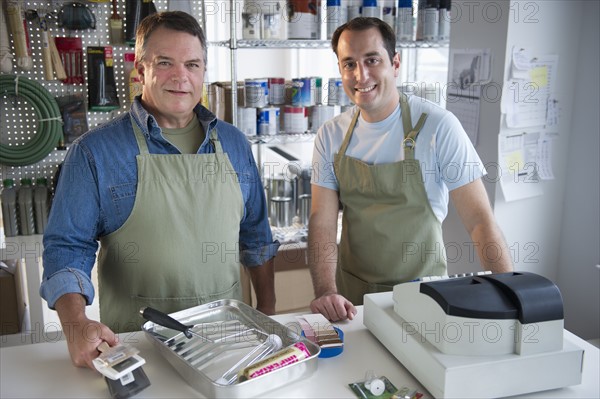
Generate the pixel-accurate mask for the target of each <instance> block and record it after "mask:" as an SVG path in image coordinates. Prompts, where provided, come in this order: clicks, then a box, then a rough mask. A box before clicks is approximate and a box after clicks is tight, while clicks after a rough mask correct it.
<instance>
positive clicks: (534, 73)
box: [529, 66, 548, 88]
mask: <svg viewBox="0 0 600 399" xmlns="http://www.w3.org/2000/svg"><path fill="white" fill-rule="evenodd" d="M529 78H530V79H531V83H534V84H535V85H537V87H540V88H541V87H546V86H548V67H545V66H540V67H536V68H531V70H530V71H529Z"/></svg>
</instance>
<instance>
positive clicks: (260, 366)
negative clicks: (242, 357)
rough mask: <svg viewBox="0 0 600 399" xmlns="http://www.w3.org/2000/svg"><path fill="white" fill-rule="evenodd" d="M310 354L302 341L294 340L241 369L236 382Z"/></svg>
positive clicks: (295, 361) (257, 375)
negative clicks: (294, 341)
mask: <svg viewBox="0 0 600 399" xmlns="http://www.w3.org/2000/svg"><path fill="white" fill-rule="evenodd" d="M310 356H311V354H310V351H309V350H308V348H307V347H306V345H305V344H304V342H296V343H294V344H292V345H290V346H288V347H286V348H283V349H282V350H280V351H278V352H275V353H274V354H273V355H271V356H269V357H267V358H265V359H263V360H261V361H259V362H256V363H254V364H253V365H250V366H248V367H246V368H245V369H243V370H241V371H240V373H239V374H238V382H244V381H247V380H249V379H252V378H256V377H260V376H261V375H264V374H267V373H270V372H271V371H275V370H278V369H280V368H282V367H285V366H288V365H290V364H294V363H297V362H299V361H301V360H303V359H306V358H308V357H310Z"/></svg>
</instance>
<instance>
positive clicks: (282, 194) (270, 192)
mask: <svg viewBox="0 0 600 399" xmlns="http://www.w3.org/2000/svg"><path fill="white" fill-rule="evenodd" d="M266 193H267V201H268V203H269V217H270V218H271V225H273V226H277V227H284V226H279V225H277V224H276V219H277V217H276V216H277V215H278V214H282V213H276V211H275V209H277V207H276V206H275V205H274V204H273V199H274V198H290V199H291V200H290V201H287V202H286V203H287V205H288V210H287V215H288V216H286V218H288V219H289V220H288V221H287V222H286V223H287V224H286V225H285V226H289V225H290V221H291V219H292V217H294V216H295V215H296V207H297V196H298V179H297V177H296V176H295V175H293V174H292V175H290V176H285V175H282V174H277V175H273V176H271V177H269V178H268V179H266ZM282 217H283V216H282Z"/></svg>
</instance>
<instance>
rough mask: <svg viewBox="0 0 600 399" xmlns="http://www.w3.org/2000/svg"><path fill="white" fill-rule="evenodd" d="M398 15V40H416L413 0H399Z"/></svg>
mask: <svg viewBox="0 0 600 399" xmlns="http://www.w3.org/2000/svg"><path fill="white" fill-rule="evenodd" d="M397 11H398V12H397V16H396V40H397V41H399V42H409V41H412V40H414V31H415V28H414V15H413V5H412V0H398V9H397Z"/></svg>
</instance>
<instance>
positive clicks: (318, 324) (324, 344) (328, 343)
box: [296, 313, 344, 358]
mask: <svg viewBox="0 0 600 399" xmlns="http://www.w3.org/2000/svg"><path fill="white" fill-rule="evenodd" d="M296 319H297V320H298V323H299V324H300V328H301V329H302V335H303V336H305V337H306V338H307V339H308V340H310V341H312V342H314V343H315V344H317V345H319V347H320V348H321V353H320V354H319V357H320V358H328V357H334V356H337V355H339V354H340V353H342V352H343V351H344V332H343V331H342V330H341V329H339V328H337V327H334V326H333V325H332V324H331V322H330V321H329V320H327V319H326V318H325V316H323V315H322V314H320V313H313V314H305V315H302V316H297V317H296Z"/></svg>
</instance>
